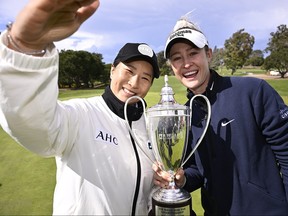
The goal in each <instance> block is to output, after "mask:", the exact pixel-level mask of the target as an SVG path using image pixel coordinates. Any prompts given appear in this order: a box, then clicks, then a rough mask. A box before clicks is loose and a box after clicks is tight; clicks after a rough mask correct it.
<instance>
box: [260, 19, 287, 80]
mask: <svg viewBox="0 0 288 216" xmlns="http://www.w3.org/2000/svg"><path fill="white" fill-rule="evenodd" d="M270 35H271V38H270V39H269V42H268V44H267V45H268V46H267V48H266V49H265V51H266V52H267V53H269V52H270V55H269V56H267V57H266V59H265V61H264V65H263V67H264V68H265V69H266V70H271V69H276V70H277V71H278V72H279V73H280V75H281V77H282V78H284V76H285V74H286V73H287V72H288V54H287V53H288V29H287V27H286V25H284V24H282V25H279V26H278V27H277V31H276V32H275V33H274V32H271V33H270Z"/></svg>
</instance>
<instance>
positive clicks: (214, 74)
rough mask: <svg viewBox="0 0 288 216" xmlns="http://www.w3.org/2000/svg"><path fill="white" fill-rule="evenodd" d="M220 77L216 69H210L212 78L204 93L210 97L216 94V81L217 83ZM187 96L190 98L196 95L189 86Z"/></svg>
mask: <svg viewBox="0 0 288 216" xmlns="http://www.w3.org/2000/svg"><path fill="white" fill-rule="evenodd" d="M218 78H220V75H219V74H218V73H217V72H216V71H214V70H212V69H210V80H209V82H208V85H207V87H206V90H205V92H203V95H206V96H207V97H208V98H209V97H211V96H212V95H214V94H216V85H215V83H216V81H217V79H218ZM186 96H187V98H188V99H189V100H190V99H191V98H192V97H193V96H194V93H193V92H192V91H190V90H189V89H188V88H187V95H186Z"/></svg>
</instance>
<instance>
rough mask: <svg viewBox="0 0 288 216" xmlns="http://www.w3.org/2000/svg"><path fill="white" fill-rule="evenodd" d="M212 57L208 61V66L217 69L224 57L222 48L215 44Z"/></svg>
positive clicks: (221, 64)
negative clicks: (209, 61)
mask: <svg viewBox="0 0 288 216" xmlns="http://www.w3.org/2000/svg"><path fill="white" fill-rule="evenodd" d="M212 56H213V58H212V61H211V63H210V68H212V69H214V70H218V69H219V67H221V66H223V62H224V60H223V58H224V49H223V48H220V49H218V48H217V47H216V46H215V47H214V49H213V55H212Z"/></svg>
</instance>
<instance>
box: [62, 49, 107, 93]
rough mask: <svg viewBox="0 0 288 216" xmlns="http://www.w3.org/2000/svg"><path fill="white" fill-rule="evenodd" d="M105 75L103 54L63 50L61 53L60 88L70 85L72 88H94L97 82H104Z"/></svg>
mask: <svg viewBox="0 0 288 216" xmlns="http://www.w3.org/2000/svg"><path fill="white" fill-rule="evenodd" d="M103 75H104V63H103V62H102V55H101V54H96V53H92V54H91V53H89V52H87V51H73V50H67V51H66V50H62V51H61V52H60V53H59V81H58V82H59V86H60V87H61V86H66V85H68V86H69V87H70V88H71V87H72V86H74V87H75V88H80V87H85V88H88V87H91V88H93V87H94V82H95V81H96V80H99V81H102V80H103Z"/></svg>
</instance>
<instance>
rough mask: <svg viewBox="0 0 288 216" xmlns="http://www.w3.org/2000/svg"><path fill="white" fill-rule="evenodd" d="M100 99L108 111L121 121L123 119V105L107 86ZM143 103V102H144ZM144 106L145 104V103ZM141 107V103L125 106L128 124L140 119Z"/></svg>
mask: <svg viewBox="0 0 288 216" xmlns="http://www.w3.org/2000/svg"><path fill="white" fill-rule="evenodd" d="M102 97H103V99H104V101H105V103H106V104H107V106H108V107H109V109H110V110H111V111H112V112H113V113H115V114H116V115H117V116H119V117H120V118H122V119H125V117H124V106H125V103H124V102H122V101H120V100H119V99H118V98H117V97H116V96H115V95H114V94H113V92H112V91H111V88H110V86H107V87H106V88H105V92H104V93H103V94H102ZM144 102H145V101H144ZM145 105H146V102H145ZM143 110H144V109H143V106H142V103H141V102H140V101H139V102H137V103H135V104H132V105H128V106H127V117H128V120H129V122H131V121H137V120H139V119H140V118H141V116H142V114H143Z"/></svg>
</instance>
